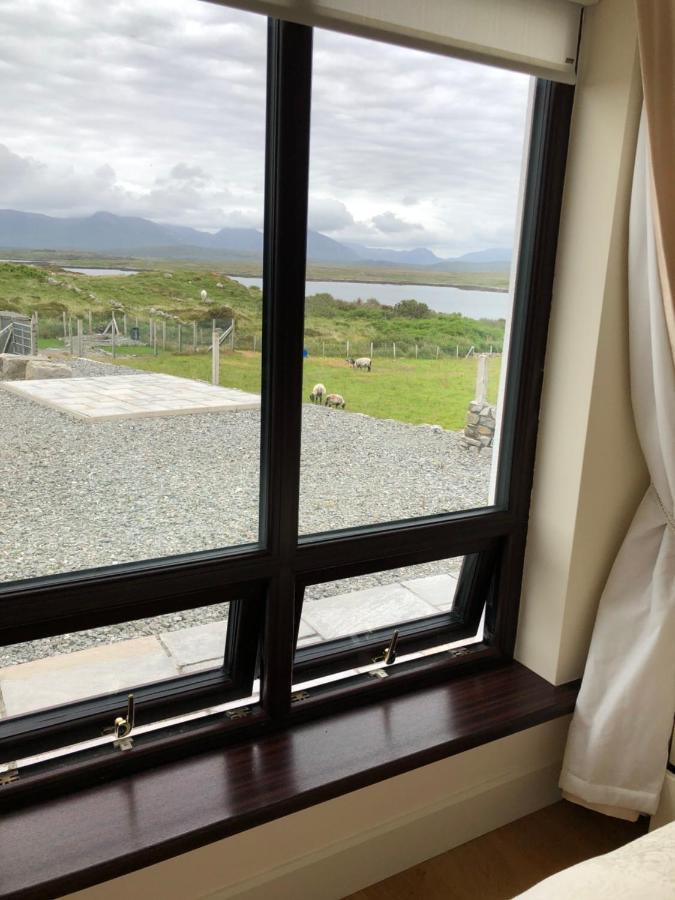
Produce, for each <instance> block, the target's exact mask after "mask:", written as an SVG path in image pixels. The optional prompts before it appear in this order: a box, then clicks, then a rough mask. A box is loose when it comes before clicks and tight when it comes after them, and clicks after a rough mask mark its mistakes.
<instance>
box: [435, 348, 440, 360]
mask: <svg viewBox="0 0 675 900" xmlns="http://www.w3.org/2000/svg"><path fill="white" fill-rule="evenodd" d="M440 352H441V348H440V347H439V346H436V359H438V355H439V353H440Z"/></svg>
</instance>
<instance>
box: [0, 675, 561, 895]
mask: <svg viewBox="0 0 675 900" xmlns="http://www.w3.org/2000/svg"><path fill="white" fill-rule="evenodd" d="M577 689H578V685H577V684H576V683H574V684H570V685H563V686H561V687H553V686H552V685H550V684H549V683H548V682H546V681H544V680H543V679H542V678H539V677H538V676H537V675H535V674H533V673H532V672H530V671H529V670H527V669H525V668H524V667H523V666H521V665H519V664H518V663H510V664H507V665H502V666H500V667H498V668H495V669H492V670H489V671H484V672H480V673H478V674H467V675H464V676H461V677H456V678H453V679H452V680H451V681H448V682H445V683H443V684H441V685H435V686H433V687H427V688H423V689H420V690H416V691H414V692H411V693H407V694H403V695H400V696H396V697H391V698H388V699H385V700H381V701H379V702H378V703H376V704H371V705H368V706H361V707H358V708H354V709H350V710H342V711H340V712H337V713H334V714H331V715H324V716H322V717H321V718H317V719H313V720H311V721H307V722H303V723H301V724H296V725H295V726H294V727H293V728H289V729H287V730H284V731H280V732H275V733H270V734H266V735H264V736H261V737H257V738H255V739H253V740H248V741H246V742H242V743H239V744H236V745H233V746H229V747H226V748H220V749H218V750H211V751H209V752H205V753H202V754H200V755H197V756H192V757H190V758H188V759H183V760H180V761H175V762H170V763H166V764H164V765H161V766H158V767H157V768H155V769H151V770H145V771H142V772H137V773H135V774H133V775H127V776H124V777H121V778H118V779H116V780H114V781H111V782H108V783H105V784H101V785H96V786H94V787H88V788H86V789H84V790H82V791H79V792H77V793H71V794H69V795H67V796H60V797H53V798H51V799H48V800H46V801H45V802H44V803H39V804H33V805H31V806H28V807H26V808H23V809H17V810H14V811H9V812H7V813H5V814H4V815H3V817H2V821H1V822H0V897H1V898H3V900H9V898H11V900H19V898H21V900H27V898H38V897H39V898H44V897H47V896H58V895H61V894H64V893H68V892H70V891H75V890H78V889H81V888H84V887H87V886H89V885H92V884H96V883H98V882H100V881H105V880H106V879H109V878H114V877H116V876H118V875H122V874H125V873H127V872H130V871H133V870H134V869H137V868H141V867H142V866H147V865H150V864H152V863H157V862H160V861H161V860H164V859H167V858H168V857H171V856H175V855H177V854H179V853H183V852H186V851H188V850H193V849H195V848H196V847H200V846H202V845H204V844H207V843H209V842H211V841H215V840H218V839H220V838H223V837H226V836H228V835H231V834H235V833H236V832H239V831H243V830H245V829H247V828H251V827H253V826H255V825H260V824H262V823H263V822H267V821H270V820H271V819H275V818H278V817H281V816H284V815H288V814H289V813H293V812H296V811H298V810H300V809H304V808H306V807H308V806H312V805H313V804H316V803H319V802H322V801H325V800H329V799H331V798H333V797H337V796H339V795H341V794H345V793H347V792H349V791H352V790H356V789H357V788H362V787H365V786H367V785H369V784H373V783H375V782H377V781H381V780H383V779H385V778H389V777H391V776H393V775H398V774H400V773H402V772H406V771H408V770H410V769H414V768H417V767H418V766H422V765H426V764H427V763H430V762H435V761H436V760H439V759H442V758H444V757H447V756H452V755H453V754H456V753H460V752H462V751H464V750H468V749H470V748H472V747H476V746H478V745H480V744H484V743H487V742H489V741H493V740H496V739H497V738H501V737H504V736H505V735H508V734H512V733H514V732H516V731H520V730H523V729H525V728H528V727H531V726H533V725H537V724H539V723H541V722H546V721H548V720H550V719H553V718H556V717H558V716H561V715H565V714H566V713H569V712H571V711H572V709H573V707H574V702H575V699H576V693H577Z"/></svg>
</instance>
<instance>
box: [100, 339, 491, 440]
mask: <svg viewBox="0 0 675 900" xmlns="http://www.w3.org/2000/svg"><path fill="white" fill-rule="evenodd" d="M143 350H144V352H140V353H138V355H134V356H131V357H118V358H117V359H116V360H115V362H116V363H117V364H118V365H126V366H130V367H132V368H137V369H142V370H144V371H148V372H164V373H166V374H169V375H178V376H180V377H181V378H194V379H199V380H202V381H209V380H210V377H211V358H210V355H208V354H182V355H179V354H177V353H169V352H162V351H160V352H159V353H158V355H157V356H153V355H152V352H151V351H150V350H149V349H146V348H143ZM134 352H135V353H136V350H135V351H134ZM500 364H501V359H500V358H499V357H493V358H492V359H491V361H490V369H489V376H490V377H489V386H490V389H489V391H488V399H489V400H490V402H491V403H495V402H496V397H497V386H498V384H499V372H500ZM317 382H321V383H322V384H325V386H326V388H327V389H328V391H329V392H330V393H336V394H342V396H343V397H344V398H345V400H346V403H347V409H348V410H350V411H351V412H360V413H365V414H366V415H370V416H375V417H377V418H380V419H396V420H398V421H400V422H407V423H410V424H413V425H421V424H423V423H430V424H437V425H441V426H442V427H443V428H447V429H450V430H453V431H457V430H459V429H461V428H463V426H464V424H465V420H466V412H467V407H468V405H469V402H470V401H471V400H472V399H473V395H474V388H475V383H476V360H475V359H474V358H469V359H440V360H427V359H420V360H414V359H402V360H393V359H375V360H374V362H373V370H372V372H364V371H357V370H354V369H350V368H349V367H348V366H347V365H346V363H345V362H344V360H342V359H311V358H310V359H307V360H305V364H304V378H303V400H304V401H306V402H308V398H309V394H310V391H311V390H312V388H313V387H314V385H315V384H316V383H317ZM220 383H221V384H222V385H223V386H224V387H235V388H240V389H241V390H244V391H252V392H255V393H257V392H259V391H260V354H259V353H253V352H252V351H236V352H234V353H231V352H227V353H223V354H222V355H221V357H220Z"/></svg>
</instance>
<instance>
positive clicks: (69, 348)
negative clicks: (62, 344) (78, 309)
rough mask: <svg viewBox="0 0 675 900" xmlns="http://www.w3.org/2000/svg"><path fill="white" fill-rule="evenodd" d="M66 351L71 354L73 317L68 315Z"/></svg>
mask: <svg viewBox="0 0 675 900" xmlns="http://www.w3.org/2000/svg"><path fill="white" fill-rule="evenodd" d="M68 352H69V353H70V355H71V356H72V355H73V317H72V316H68Z"/></svg>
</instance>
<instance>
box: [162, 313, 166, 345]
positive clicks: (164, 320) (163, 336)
mask: <svg viewBox="0 0 675 900" xmlns="http://www.w3.org/2000/svg"><path fill="white" fill-rule="evenodd" d="M162 350H166V319H162Z"/></svg>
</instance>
